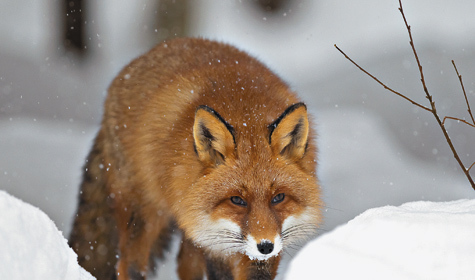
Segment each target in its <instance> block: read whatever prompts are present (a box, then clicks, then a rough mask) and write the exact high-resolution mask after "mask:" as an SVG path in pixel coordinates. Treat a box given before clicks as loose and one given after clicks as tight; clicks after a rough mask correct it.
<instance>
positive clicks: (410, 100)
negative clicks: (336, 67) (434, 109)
mask: <svg viewBox="0 0 475 280" xmlns="http://www.w3.org/2000/svg"><path fill="white" fill-rule="evenodd" d="M334 46H335V48H336V49H337V50H338V51H339V52H340V53H341V54H342V55H344V56H345V58H346V59H348V60H349V61H350V62H351V63H353V64H354V65H355V66H356V67H358V69H360V70H361V71H362V72H364V73H365V74H366V75H368V76H370V77H371V78H372V79H373V80H375V81H376V82H377V83H378V84H380V85H382V86H383V87H384V88H385V89H386V90H389V91H390V92H392V93H394V94H396V95H398V96H400V97H402V98H404V99H406V100H407V101H409V102H411V103H412V104H414V105H416V106H418V107H420V108H422V109H424V110H426V111H429V112H431V110H430V109H429V108H427V107H426V106H424V105H421V104H419V103H417V102H416V101H414V100H412V99H410V98H409V97H407V96H405V95H404V94H402V93H399V92H397V91H395V90H394V89H392V88H390V87H388V86H387V85H385V84H384V83H383V82H381V81H380V80H379V79H378V78H376V77H375V76H373V75H371V74H370V73H369V72H368V71H366V70H365V69H364V68H363V67H361V66H359V65H358V64H357V63H356V62H354V61H353V60H352V59H351V58H350V57H349V56H347V55H346V53H345V52H343V51H342V50H341V49H340V48H339V47H338V46H337V45H336V44H335V45H334Z"/></svg>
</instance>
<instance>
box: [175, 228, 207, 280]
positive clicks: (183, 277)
mask: <svg viewBox="0 0 475 280" xmlns="http://www.w3.org/2000/svg"><path fill="white" fill-rule="evenodd" d="M177 263H178V276H179V278H180V280H201V279H203V276H204V274H205V271H206V263H205V256H204V254H203V252H202V251H201V250H200V249H198V248H196V247H195V246H194V245H193V243H192V242H191V241H189V240H188V239H186V238H185V237H183V239H182V242H181V248H180V252H179V253H178V259H177Z"/></svg>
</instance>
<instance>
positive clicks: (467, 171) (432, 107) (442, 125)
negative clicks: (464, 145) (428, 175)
mask: <svg viewBox="0 0 475 280" xmlns="http://www.w3.org/2000/svg"><path fill="white" fill-rule="evenodd" d="M399 11H400V12H401V15H402V18H403V20H404V24H405V25H406V29H407V32H408V35H409V44H410V45H411V48H412V52H413V54H414V58H415V59H416V62H417V66H418V68H419V74H420V81H421V84H422V88H423V90H424V93H425V95H426V98H427V99H428V100H429V103H430V108H428V107H426V106H423V105H421V104H419V103H417V102H415V101H413V100H412V99H410V98H408V97H407V96H405V95H404V94H401V93H399V92H397V91H395V90H393V89H392V88H390V87H388V86H386V85H385V84H383V83H382V82H381V81H380V80H379V79H377V78H376V77H375V76H373V75H371V74H370V73H369V72H368V71H366V70H365V69H363V68H362V67H361V66H359V65H358V64H357V63H356V62H354V61H353V60H352V59H351V58H350V57H348V56H347V55H346V54H345V53H344V52H343V51H342V50H341V49H340V48H338V47H337V46H336V45H335V48H336V49H337V50H338V51H339V52H340V53H342V54H343V55H344V56H345V58H346V59H348V60H349V61H350V62H351V63H353V64H354V65H355V66H356V67H358V69H360V70H361V71H363V72H364V73H365V74H366V75H368V76H370V77H371V78H372V79H373V80H375V81H376V82H377V83H379V84H380V85H381V86H383V87H384V88H385V89H386V90H388V91H390V92H392V93H394V94H396V95H398V96H400V97H402V98H404V99H406V100H407V101H409V102H411V103H412V104H414V105H416V106H418V107H420V108H422V109H424V110H426V111H429V112H431V113H432V114H433V115H434V118H435V119H436V121H437V123H438V125H439V127H440V129H441V130H442V133H443V134H444V137H445V139H446V141H447V144H449V147H450V149H451V150H452V153H453V155H454V158H455V160H456V161H457V163H458V164H459V165H460V168H461V169H462V171H463V173H464V174H465V176H466V177H467V179H468V181H469V182H470V185H471V186H472V188H473V189H474V190H475V183H474V181H473V179H472V177H471V176H470V169H471V168H472V167H473V166H474V164H475V163H473V164H472V165H471V166H470V167H469V168H466V167H465V165H464V164H463V162H462V160H461V159H460V157H459V155H458V153H457V151H456V149H455V147H454V145H453V143H452V140H450V136H449V134H448V133H447V130H446V129H445V120H446V119H453V120H458V121H462V122H463V123H466V124H469V125H471V124H470V123H468V122H467V121H464V120H461V119H457V118H454V117H445V118H444V122H442V121H441V120H440V117H439V115H438V114H437V108H436V107H435V102H434V101H433V99H432V95H430V93H429V90H428V89H427V85H426V81H425V78H424V72H423V70H422V65H421V62H420V60H419V56H418V55H417V51H416V48H415V46H414V40H413V38H412V32H411V26H410V25H409V24H408V23H407V20H406V16H405V14H404V10H403V8H402V2H401V0H399ZM453 64H454V67H455V63H453ZM455 71H456V72H457V75H458V76H459V80H460V83H461V84H462V88H463V83H462V77H461V76H460V75H459V74H458V71H457V68H456V67H455ZM463 92H464V96H465V100H466V102H467V106H468V108H469V114H470V116H471V117H472V121H473V116H472V113H471V110H470V106H469V105H468V99H467V95H466V93H465V89H464V88H463ZM474 124H475V121H474ZM471 126H473V125H471Z"/></svg>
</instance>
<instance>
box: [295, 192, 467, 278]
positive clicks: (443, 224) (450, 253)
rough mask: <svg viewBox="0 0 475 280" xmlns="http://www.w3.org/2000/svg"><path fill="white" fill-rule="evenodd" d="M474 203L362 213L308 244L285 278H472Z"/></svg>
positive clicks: (427, 204)
mask: <svg viewBox="0 0 475 280" xmlns="http://www.w3.org/2000/svg"><path fill="white" fill-rule="evenodd" d="M473 236H475V200H473V199H472V200H457V201H451V202H437V203H434V202H426V201H419V202H410V203H405V204H403V205H401V206H399V207H395V206H385V207H380V208H374V209H370V210H367V211H365V212H364V213H363V214H361V215H359V216H357V217H356V218H355V219H353V220H351V221H350V222H348V223H347V224H345V225H342V226H340V227H338V228H337V229H335V230H334V231H332V232H330V233H327V234H324V235H323V236H321V237H320V238H318V239H316V240H314V241H312V242H311V243H309V244H308V245H307V246H306V247H305V248H304V249H303V250H302V251H300V252H299V254H298V255H297V256H296V257H295V258H294V259H293V261H292V263H291V264H290V267H289V270H288V272H287V275H286V279H387V280H391V279H407V280H417V279H421V280H422V279H432V280H437V279H441V280H442V279H459V280H463V279H467V280H468V279H474V278H475V266H474V265H473V259H474V257H475V240H474V239H473Z"/></svg>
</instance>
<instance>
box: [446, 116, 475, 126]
mask: <svg viewBox="0 0 475 280" xmlns="http://www.w3.org/2000/svg"><path fill="white" fill-rule="evenodd" d="M446 119H450V120H454V121H459V122H462V123H464V124H468V125H469V126H471V127H474V128H475V125H473V124H471V123H469V122H467V121H466V120H462V119H459V118H454V117H444V120H443V121H442V124H443V125H445V120H446Z"/></svg>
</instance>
